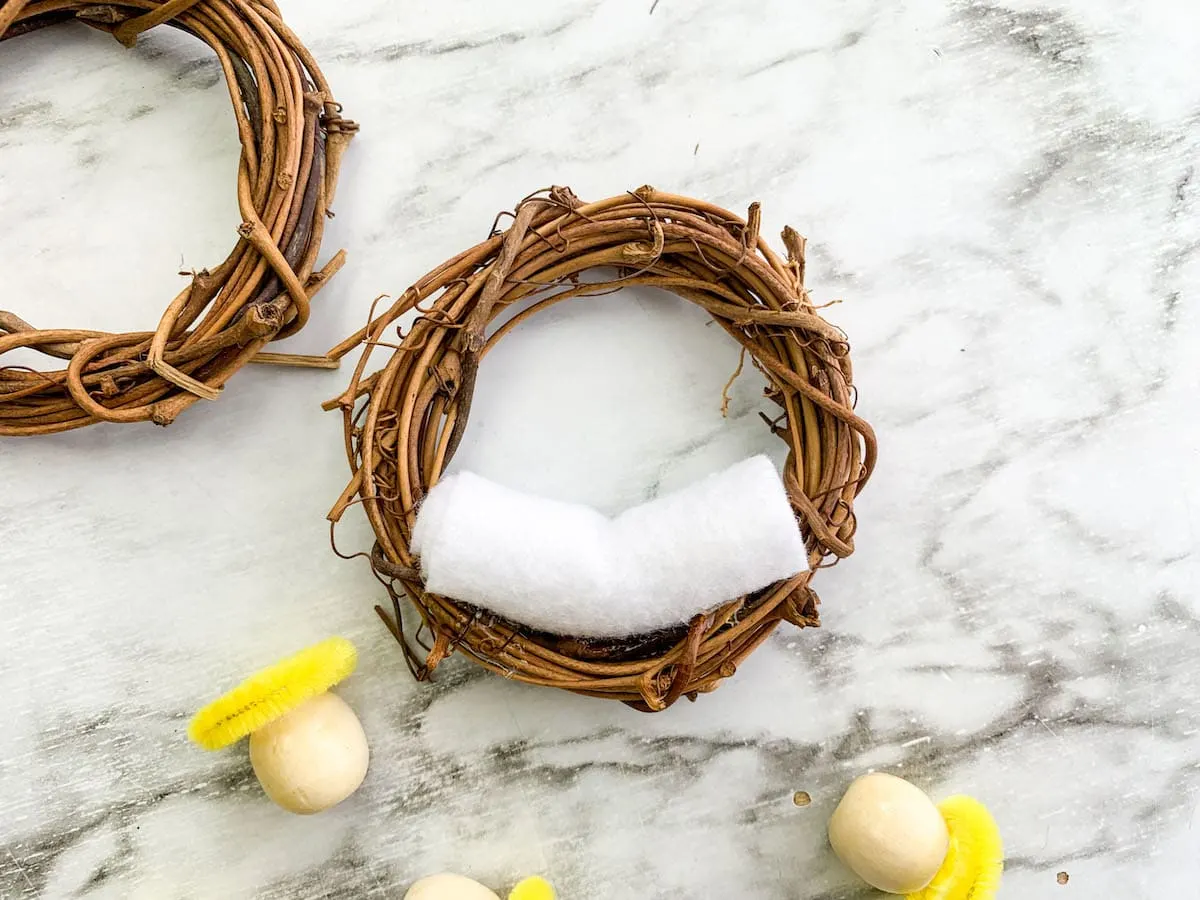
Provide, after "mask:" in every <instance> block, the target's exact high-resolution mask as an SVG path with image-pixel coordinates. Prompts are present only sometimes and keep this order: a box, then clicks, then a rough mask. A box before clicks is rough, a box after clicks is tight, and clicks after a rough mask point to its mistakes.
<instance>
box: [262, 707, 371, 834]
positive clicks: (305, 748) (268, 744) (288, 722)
mask: <svg viewBox="0 0 1200 900" xmlns="http://www.w3.org/2000/svg"><path fill="white" fill-rule="evenodd" d="M370 757H371V752H370V749H369V748H368V747H367V736H366V734H365V733H364V732H363V727H362V723H361V722H359V721H358V716H356V715H355V714H354V710H352V709H351V708H350V707H349V705H347V703H346V701H344V700H343V699H342V698H341V697H339V696H337V694H330V693H325V694H318V695H317V696H316V697H313V698H312V699H311V700H308V701H306V702H304V703H302V704H301V705H300V706H298V707H296V708H295V709H293V710H292V711H291V712H289V713H287V714H286V715H284V716H282V717H280V718H278V719H276V720H275V721H274V722H271V723H270V724H268V725H265V726H263V727H262V728H260V729H259V730H258V731H256V732H254V733H253V734H252V735H250V763H251V765H252V766H254V774H255V775H257V776H258V781H259V783H260V784H261V785H262V787H263V790H264V791H266V793H267V796H268V797H270V798H271V799H272V800H274V801H275V802H276V803H278V804H279V805H280V806H282V807H283V808H284V809H286V810H288V811H289V812H294V813H298V814H300V815H310V814H312V813H317V812H321V811H322V810H325V809H329V808H330V807H331V806H336V805H337V804H338V803H341V802H342V801H343V800H345V799H346V798H347V797H349V796H350V795H351V794H353V793H354V792H355V791H356V790H358V787H359V785H361V784H362V782H363V779H364V778H365V777H366V775H367V766H368V764H369V763H370Z"/></svg>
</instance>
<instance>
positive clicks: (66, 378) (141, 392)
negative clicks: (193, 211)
mask: <svg viewBox="0 0 1200 900" xmlns="http://www.w3.org/2000/svg"><path fill="white" fill-rule="evenodd" d="M72 20H75V21H80V22H83V23H85V24H87V25H90V26H91V27H93V28H97V29H100V30H103V31H107V32H110V33H111V34H113V35H114V36H115V37H116V38H117V39H118V40H119V41H121V43H123V44H125V45H126V46H132V45H133V44H134V42H135V41H136V40H137V36H138V35H139V34H140V33H141V32H143V31H146V30H147V29H149V28H153V27H155V26H156V25H163V24H166V25H171V26H173V27H175V28H178V29H179V30H181V31H184V32H187V33H188V34H191V35H193V36H194V37H196V38H199V39H200V40H201V41H203V42H204V43H206V44H207V45H208V46H209V47H211V48H212V50H213V52H214V53H215V54H216V56H217V59H218V61H219V62H220V65H221V69H222V71H223V72H224V75H225V80H226V83H227V84H228V87H229V93H230V97H231V98H232V100H233V112H234V117H235V119H236V122H237V129H238V135H239V137H240V139H241V144H242V154H241V162H240V165H239V167H238V175H237V198H238V206H239V209H240V212H241V217H242V223H241V225H240V227H239V228H238V233H239V235H240V240H239V241H238V242H237V245H236V246H235V247H234V249H233V251H232V252H231V253H230V254H229V257H228V258H227V259H226V260H225V261H224V262H223V263H221V264H220V265H219V266H217V267H216V268H215V269H213V270H212V271H208V270H205V271H201V272H199V273H195V274H194V275H193V277H192V280H191V283H190V284H189V285H188V287H186V288H185V289H184V290H183V291H182V292H181V293H180V294H179V295H178V296H177V297H176V298H175V299H174V300H173V301H172V302H171V304H170V305H169V306H168V307H167V309H166V311H165V312H164V313H163V315H162V318H161V319H160V321H159V322H158V325H157V327H156V328H155V329H154V330H153V331H143V332H134V333H129V334H110V333H107V332H99V331H89V330H82V329H52V330H39V329H37V328H34V327H33V326H31V325H29V324H28V323H27V322H26V321H25V320H24V319H22V318H20V317H19V316H18V315H17V314H16V313H14V312H8V311H4V310H0V435H40V434H50V433H53V432H59V431H67V430H69V429H72V428H79V427H82V426H84V425H90V424H92V423H94V422H101V421H104V422H143V421H152V422H155V423H157V424H159V425H168V424H170V423H171V422H172V421H174V419H175V418H176V417H177V416H178V415H179V414H180V413H181V412H182V411H183V410H184V409H186V408H187V407H188V406H190V405H191V404H193V403H195V402H196V401H197V400H199V399H205V400H213V399H216V397H217V396H218V395H219V394H220V391H221V389H222V387H223V386H224V384H225V382H226V380H227V379H228V378H229V377H230V376H231V375H233V373H234V372H236V371H237V370H238V369H240V368H241V367H242V366H243V365H245V364H246V363H247V362H250V361H255V362H275V363H281V364H292V365H323V364H324V361H323V360H321V359H319V358H315V359H314V358H311V357H299V356H286V355H283V354H267V353H262V352H260V351H261V350H262V348H263V347H264V346H265V345H266V344H267V343H268V342H270V341H274V340H279V339H282V338H285V337H288V336H290V335H292V334H295V333H296V332H297V331H299V330H300V329H301V328H303V327H304V325H305V323H306V322H307V321H308V316H309V304H310V301H311V300H312V298H313V296H314V295H315V294H316V293H317V291H319V290H320V289H321V287H322V286H324V284H325V283H326V282H327V281H328V279H329V278H330V277H331V276H332V275H333V274H334V273H335V272H337V270H338V269H339V268H341V266H342V264H343V262H344V260H345V255H344V254H343V253H341V252H339V253H338V254H336V255H335V256H334V257H333V258H332V259H331V260H330V261H329V262H328V263H326V264H325V266H324V267H323V268H321V269H317V256H318V253H319V252H320V246H321V238H322V236H323V233H324V227H325V219H326V217H327V216H328V215H329V207H330V205H331V204H332V202H333V198H334V193H335V190H336V186H337V179H338V171H339V168H340V166H341V160H342V154H343V153H344V152H345V149H346V146H347V144H348V143H349V142H350V139H351V138H352V137H353V135H354V133H355V132H356V131H357V130H358V126H357V125H356V124H355V123H353V122H351V121H349V120H347V119H344V118H342V115H341V106H340V105H339V104H338V103H336V102H335V101H334V99H333V94H332V93H331V91H330V88H329V84H328V83H327V82H326V80H325V77H324V75H322V74H321V70H320V68H319V67H318V66H317V63H316V61H315V60H314V59H313V58H312V55H311V54H310V53H309V52H308V50H307V49H305V47H304V45H303V44H302V43H301V42H300V40H299V38H297V37H296V35H295V34H293V33H292V31H291V30H290V29H289V28H288V27H287V26H286V25H285V24H284V22H283V19H282V18H281V16H280V12H279V8H278V7H277V6H276V5H275V4H274V3H273V2H271V0H117V2H95V0H3V2H0V40H7V39H9V38H13V37H16V36H17V35H20V34H24V33H26V32H29V31H34V30H37V29H39V28H43V27H46V26H50V25H54V24H56V23H59V22H66V21H72ZM22 348H24V349H30V350H34V351H37V352H40V353H41V354H43V355H45V356H50V357H56V358H58V359H62V360H67V366H66V368H65V369H60V370H56V371H39V370H36V369H32V368H29V367H26V366H17V365H5V364H4V360H3V356H4V354H5V353H8V352H10V351H15V350H18V349H22Z"/></svg>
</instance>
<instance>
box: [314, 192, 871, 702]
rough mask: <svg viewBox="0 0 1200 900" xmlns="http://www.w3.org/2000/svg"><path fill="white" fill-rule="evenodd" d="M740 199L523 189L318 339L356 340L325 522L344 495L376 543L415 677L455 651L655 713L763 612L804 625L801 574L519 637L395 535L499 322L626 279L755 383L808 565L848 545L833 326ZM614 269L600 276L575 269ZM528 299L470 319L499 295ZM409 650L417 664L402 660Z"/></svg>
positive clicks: (844, 348) (810, 606) (432, 470)
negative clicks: (697, 601)
mask: <svg viewBox="0 0 1200 900" xmlns="http://www.w3.org/2000/svg"><path fill="white" fill-rule="evenodd" d="M759 223H760V213H759V207H758V204H754V205H753V206H751V207H750V213H749V217H748V221H743V220H742V219H740V218H739V217H737V216H735V215H734V214H733V213H730V212H727V211H726V210H723V209H720V208H718V207H716V206H713V205H711V204H708V203H703V202H700V201H697V200H691V199H689V198H686V197H679V196H675V195H672V194H666V193H663V192H661V191H657V190H655V189H654V188H651V187H644V188H641V189H639V190H638V191H636V192H633V193H629V194H625V195H623V196H619V197H613V198H611V199H609V200H603V201H601V202H599V203H589V204H585V203H582V202H581V201H580V200H579V199H578V198H577V197H575V195H574V194H573V193H572V192H571V191H570V190H569V189H566V188H553V189H552V190H551V191H550V192H549V196H548V197H542V196H535V197H531V198H528V199H526V200H525V201H524V202H522V203H521V205H520V206H519V207H518V208H517V210H516V213H515V216H514V221H513V223H512V225H511V226H510V227H509V229H508V230H507V231H506V232H504V233H502V234H495V233H494V234H493V236H492V237H490V238H489V239H488V240H486V241H484V242H483V243H481V244H479V245H477V246H475V247H472V248H471V249H470V250H467V251H465V252H463V253H460V254H459V255H458V256H456V257H454V258H453V259H451V260H449V261H448V262H445V263H443V264H442V265H440V266H438V267H437V268H436V269H434V270H433V271H432V272H430V273H429V274H428V275H426V276H425V277H424V278H422V279H421V280H419V281H418V282H417V283H416V284H414V285H413V286H412V287H411V288H409V289H408V290H407V291H406V292H405V294H404V296H403V297H401V298H400V300H399V301H398V302H396V303H395V304H394V305H393V306H392V307H391V309H389V310H388V311H387V312H386V313H384V314H383V315H381V316H379V317H378V318H375V319H374V320H373V321H371V323H370V324H369V325H368V326H367V327H366V328H365V329H363V330H362V331H361V332H359V333H358V334H356V335H354V336H352V337H351V338H349V339H348V340H347V341H345V342H343V344H341V345H340V346H339V347H337V348H335V349H334V350H333V351H332V352H331V355H332V356H341V355H344V354H345V353H347V352H349V351H350V350H351V349H353V348H354V347H355V346H357V345H359V344H365V345H366V347H365V350H364V352H363V355H362V358H361V359H360V360H359V363H358V366H357V368H356V370H355V373H354V378H353V380H352V381H351V383H350V386H349V388H348V389H347V390H346V392H345V393H344V394H343V395H342V396H341V397H339V398H337V399H336V400H333V401H330V403H328V404H326V406H327V408H330V409H334V408H339V407H340V408H341V409H342V411H343V414H344V419H345V429H346V452H347V454H348V456H349V460H350V467H351V469H352V470H353V473H354V477H353V479H352V480H351V482H350V484H349V486H348V487H347V488H346V490H345V491H344V492H343V494H342V496H341V497H340V498H339V500H338V503H337V504H336V506H335V507H334V509H333V511H332V512H331V513H330V519H331V520H332V521H333V522H335V523H336V522H337V520H338V519H339V518H340V517H341V515H342V513H343V512H344V511H345V510H346V509H347V508H348V507H349V506H351V505H352V504H354V503H356V502H358V501H359V500H361V501H362V504H363V507H364V509H365V510H366V512H367V516H368V518H369V519H370V522H371V525H372V527H373V529H374V531H375V535H376V538H377V543H376V545H375V548H374V550H373V552H372V554H371V562H372V566H373V568H374V570H375V572H376V574H377V575H379V576H380V579H381V580H382V581H383V582H384V583H385V584H386V585H387V586H388V590H389V593H390V594H391V598H392V606H393V610H392V613H393V614H394V616H395V618H394V619H393V618H392V617H391V616H389V615H388V613H387V612H385V611H384V610H383V609H382V608H380V610H379V612H380V615H381V617H382V618H383V619H384V621H385V622H386V623H387V624H388V626H389V628H391V630H392V632H393V634H394V635H395V636H396V638H397V639H398V640H399V641H400V644H401V646H402V647H403V648H404V650H405V656H406V659H407V660H408V663H409V666H410V668H411V669H412V670H413V672H414V674H415V675H417V677H418V678H426V677H428V676H429V674H430V673H431V672H432V671H433V669H434V668H435V667H436V666H437V665H438V663H439V662H441V661H442V660H443V659H444V658H445V657H446V656H448V655H449V654H450V653H452V652H453V651H454V650H462V651H463V652H464V653H466V654H467V655H468V656H470V657H471V658H473V659H475V660H476V661H477V662H479V663H480V664H482V665H484V666H486V667H487V668H489V669H491V670H492V671H495V672H498V673H500V674H502V675H505V676H507V677H509V678H515V679H518V680H520V681H525V682H529V683H531V684H538V685H548V686H552V687H558V688H565V689H567V690H570V691H575V692H577V693H581V694H587V695H590V696H596V697H607V698H612V699H617V700H622V701H624V702H626V703H629V704H630V705H632V706H635V707H636V708H639V709H643V710H661V709H665V708H666V707H668V706H670V705H671V704H672V703H674V702H675V701H676V700H678V699H679V698H680V697H682V696H688V697H690V698H692V699H695V697H696V695H697V694H698V693H700V692H706V691H711V690H712V689H713V688H715V687H716V686H717V684H718V683H719V682H720V681H721V680H722V679H724V678H727V677H729V676H730V675H732V674H733V673H734V671H735V669H736V668H737V666H738V664H739V663H740V662H741V661H742V660H743V659H745V658H746V656H747V655H749V654H750V653H751V652H752V651H753V650H754V649H755V648H756V647H757V646H758V645H759V644H761V643H762V642H763V641H764V640H765V639H766V638H767V636H768V635H769V634H770V633H771V632H772V631H773V630H774V629H775V627H776V626H777V625H778V624H779V623H780V622H781V621H788V622H791V623H793V624H794V625H797V626H801V627H803V626H808V625H816V624H817V623H818V618H817V598H816V595H815V594H814V593H813V591H812V590H811V588H810V587H809V580H810V578H811V577H812V573H811V572H806V573H805V574H803V575H799V576H796V577H795V578H792V579H789V580H787V581H784V582H781V583H778V584H775V585H772V586H771V587H769V588H766V589H764V590H762V591H759V592H757V593H755V594H753V595H751V596H747V597H740V598H737V599H734V600H731V602H729V603H728V604H726V605H725V606H723V607H722V608H721V609H719V610H717V611H716V612H714V613H711V614H708V615H701V616H697V617H696V618H695V619H694V620H693V621H692V623H691V624H690V626H682V627H681V628H680V629H677V630H675V631H669V632H660V633H656V634H649V635H642V636H639V637H637V638H635V639H631V640H630V639H627V640H621V641H612V640H607V641H595V640H582V639H577V638H572V637H569V636H561V635H551V634H545V633H539V632H534V631H531V630H530V629H528V628H526V627H523V626H521V625H518V624H516V623H513V622H508V621H505V620H502V619H500V618H498V617H496V616H494V615H492V614H490V613H488V612H486V611H484V610H481V609H478V608H473V607H470V606H468V605H466V604H463V603H460V602H458V601H456V600H454V599H452V598H449V597H439V596H434V595H431V594H428V593H426V592H425V590H424V588H423V585H422V582H421V576H420V573H419V569H418V561H417V560H416V559H414V557H413V554H412V553H411V552H410V549H409V547H410V538H411V536H412V529H413V525H414V523H415V520H416V509H417V505H418V504H419V503H420V501H421V499H422V498H423V497H424V496H425V494H426V493H427V492H428V491H429V489H430V488H431V487H432V486H433V485H434V484H435V483H436V482H437V481H438V478H439V477H440V476H441V474H442V472H443V471H444V470H445V468H446V466H447V464H448V463H449V462H450V460H451V458H452V457H453V456H454V452H455V450H456V448H457V447H458V446H459V442H460V441H461V439H462V436H463V431H464V429H465V428H466V426H467V419H468V415H469V413H470V410H471V396H472V394H473V392H474V388H475V380H476V377H477V375H478V372H479V363H480V359H481V358H482V357H483V356H484V355H485V354H486V353H487V351H488V349H489V348H490V347H493V346H495V344H496V342H497V341H499V340H500V339H501V338H503V337H504V335H505V334H507V333H508V332H509V331H510V330H511V329H512V328H514V327H515V326H516V325H517V324H519V323H520V322H522V321H524V320H525V319H526V318H528V317H529V316H531V315H534V314H536V313H537V312H538V311H539V310H542V309H545V308H546V307H548V306H550V305H551V304H554V303H559V302H561V301H563V300H567V299H570V298H573V297H586V296H592V295H599V294H604V293H609V292H612V291H614V290H615V289H617V288H620V287H625V286H629V285H647V286H651V287H658V288H663V289H665V290H668V291H672V292H674V293H675V294H678V295H679V296H680V297H683V298H685V299H687V300H690V301H691V302H693V303H695V304H697V305H698V306H701V307H703V308H704V309H705V310H706V311H707V312H708V313H709V314H710V315H711V316H712V317H713V319H714V320H715V321H716V322H717V324H719V325H720V326H721V327H722V328H724V329H725V331H727V332H728V333H729V335H730V336H731V337H732V338H733V339H734V340H736V341H737V342H738V343H739V344H741V346H742V347H743V349H744V351H745V352H746V353H747V354H749V356H750V357H751V359H752V360H753V362H754V364H755V365H756V366H757V367H758V368H759V369H760V370H761V371H762V373H763V374H764V375H765V377H766V379H767V382H768V384H769V387H768V388H767V395H768V396H769V397H770V398H771V399H772V400H774V401H775V402H776V403H777V404H778V405H779V406H780V407H781V408H782V413H781V414H780V416H779V417H778V419H775V420H772V419H769V418H766V417H765V416H764V419H766V421H767V425H768V427H769V428H771V430H772V431H773V432H774V433H775V434H777V435H778V436H779V437H781V438H782V439H783V440H784V442H786V444H787V445H788V448H789V450H790V452H789V454H788V457H787V463H786V466H785V468H784V485H785V487H786V489H787V493H788V497H789V499H790V500H791V503H792V506H793V508H794V510H795V512H796V515H797V517H798V518H799V521H800V525H801V530H802V532H803V534H804V537H805V543H806V546H807V548H808V551H809V563H810V565H811V566H812V567H813V569H816V568H817V567H819V566H821V565H822V564H824V563H825V562H826V560H827V559H830V558H833V559H835V560H836V558H840V557H844V556H848V555H849V554H850V553H851V552H853V549H854V545H853V535H854V530H855V519H854V514H853V511H852V509H851V504H852V502H853V500H854V498H855V496H856V495H857V494H858V492H859V491H860V490H862V487H863V485H864V484H865V483H866V481H867V479H868V477H869V476H870V474H871V470H872V468H873V466H874V462H875V437H874V434H873V432H872V431H871V427H870V426H869V425H868V424H867V423H866V422H865V421H863V420H862V419H861V418H859V417H858V416H857V415H856V414H855V413H854V411H853V401H854V397H853V388H852V386H851V370H850V358H849V355H848V351H849V348H848V345H847V343H846V340H845V336H844V335H843V334H842V332H841V331H839V330H838V329H837V328H835V327H834V326H832V325H830V324H829V323H828V322H826V321H825V320H824V319H822V318H821V317H820V316H819V315H818V314H817V311H816V309H815V308H814V307H813V305H812V303H811V302H810V300H809V297H808V294H807V292H806V291H805V289H804V239H803V238H801V237H800V235H798V234H797V233H796V232H795V231H793V230H792V229H790V228H788V229H786V230H785V231H784V233H783V241H784V244H785V246H786V247H787V251H788V255H787V259H786V260H784V259H781V258H780V257H779V256H777V255H776V254H775V253H774V252H773V251H772V250H771V249H770V247H768V246H767V244H766V242H765V241H763V240H762V239H761V238H760V237H759V233H758V232H759ZM596 268H609V269H615V270H616V275H615V276H614V277H613V278H611V279H609V280H605V281H603V282H600V283H595V282H589V283H582V282H580V281H579V280H578V277H577V276H579V275H580V274H582V273H583V272H585V271H587V270H590V269H596ZM530 298H536V302H533V303H532V304H531V305H529V306H528V307H527V308H525V309H523V310H522V311H521V312H520V313H518V314H516V315H511V317H510V318H508V319H507V321H505V322H504V323H503V324H502V325H500V326H499V327H496V328H494V329H491V330H490V333H489V328H488V326H489V324H490V323H492V322H493V321H494V320H495V319H497V318H498V317H501V316H503V315H504V314H505V313H506V311H509V312H511V307H512V305H513V304H514V303H516V302H517V301H521V300H528V299H530ZM412 310H416V311H417V312H418V313H419V315H418V317H417V319H416V321H415V323H414V324H413V325H412V328H411V330H410V331H409V332H408V333H407V334H406V335H403V336H402V340H401V342H400V344H399V345H398V347H396V349H395V352H394V353H393V354H392V356H391V358H390V359H389V360H388V361H387V362H386V364H385V365H384V366H383V368H382V369H379V370H378V371H376V372H374V373H373V374H370V375H367V374H366V371H367V366H368V361H369V359H370V357H371V354H372V352H373V351H374V350H375V348H376V347H378V346H395V345H391V344H384V343H383V342H384V340H385V333H386V331H387V330H388V329H389V327H390V326H391V325H392V324H393V323H396V321H397V320H398V319H399V318H400V317H401V316H404V315H405V314H406V313H408V312H410V311H412ZM401 591H403V593H405V594H407V595H408V597H410V598H411V600H412V601H413V603H414V604H415V605H416V606H417V608H418V610H419V611H420V613H421V617H422V619H423V622H424V626H425V627H427V628H428V629H429V631H430V632H431V633H432V635H433V641H432V644H427V643H421V633H422V632H423V631H424V628H422V629H421V630H419V631H418V633H417V634H416V636H415V637H414V640H416V641H417V642H418V643H420V646H421V650H420V651H419V650H418V649H417V648H414V647H413V646H412V645H411V644H410V643H409V641H408V640H406V638H405V634H404V629H403V626H402V622H401V618H400V616H401V608H400V603H399V594H400V592H401ZM422 651H423V654H424V656H423V658H422Z"/></svg>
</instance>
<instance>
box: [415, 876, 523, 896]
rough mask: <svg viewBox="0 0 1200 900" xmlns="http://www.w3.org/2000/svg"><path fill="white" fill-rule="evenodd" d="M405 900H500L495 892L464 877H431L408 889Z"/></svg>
mask: <svg viewBox="0 0 1200 900" xmlns="http://www.w3.org/2000/svg"><path fill="white" fill-rule="evenodd" d="M404 900H500V898H499V897H498V896H497V895H496V893H495V892H494V891H490V890H488V889H487V888H485V887H484V886H483V885H482V884H480V883H479V882H478V881H472V880H471V879H470V878H467V877H465V876H463V875H451V874H449V873H443V874H441V875H430V876H429V877H428V878H422V879H421V880H420V881H418V882H417V883H416V884H414V885H413V886H412V887H410V888H409V889H408V893H407V894H405V895H404Z"/></svg>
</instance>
